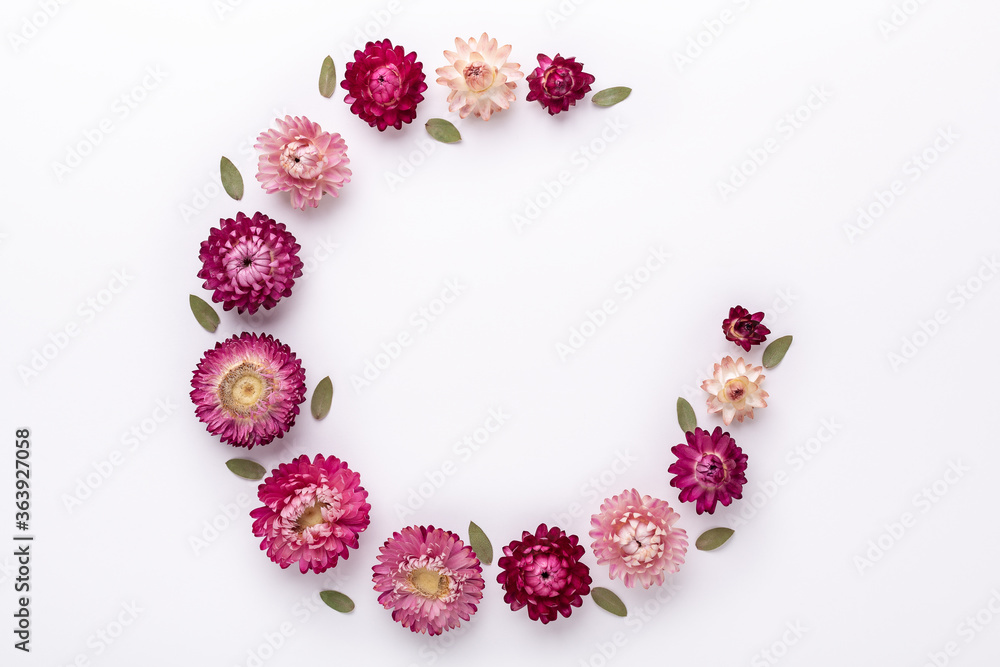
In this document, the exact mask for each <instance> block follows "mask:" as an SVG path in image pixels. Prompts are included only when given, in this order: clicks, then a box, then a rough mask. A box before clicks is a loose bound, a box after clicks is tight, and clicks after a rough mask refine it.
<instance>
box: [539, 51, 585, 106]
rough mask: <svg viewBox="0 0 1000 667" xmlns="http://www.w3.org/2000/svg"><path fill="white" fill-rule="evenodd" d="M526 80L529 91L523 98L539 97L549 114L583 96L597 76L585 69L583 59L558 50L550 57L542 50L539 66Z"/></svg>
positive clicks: (570, 104) (574, 102)
mask: <svg viewBox="0 0 1000 667" xmlns="http://www.w3.org/2000/svg"><path fill="white" fill-rule="evenodd" d="M526 81H527V84H528V95H527V97H525V98H524V99H526V100H528V101H529V102H533V101H535V100H538V103H539V104H541V105H542V106H543V107H545V108H546V109H548V112H549V114H550V115H552V116H555V115H556V114H557V113H559V112H560V111H567V110H568V109H569V108H570V107H571V106H573V105H574V104H576V102H577V100H582V99H583V98H584V96H586V94H587V93H589V92H590V84H592V83H594V77H593V76H592V75H590V74H587V73H586V72H584V71H583V63H578V62H576V58H563V57H562V56H561V55H559V54H558V53H557V54H556V57H555V58H549V57H548V56H547V55H545V54H544V53H539V54H538V67H536V68H535V71H534V72H532V73H531V74H529V75H528V78H527V80H526Z"/></svg>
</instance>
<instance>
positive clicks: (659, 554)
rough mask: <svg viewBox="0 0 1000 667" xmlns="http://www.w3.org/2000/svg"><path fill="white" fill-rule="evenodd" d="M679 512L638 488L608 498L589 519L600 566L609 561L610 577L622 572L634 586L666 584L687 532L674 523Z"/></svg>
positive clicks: (679, 559)
mask: <svg viewBox="0 0 1000 667" xmlns="http://www.w3.org/2000/svg"><path fill="white" fill-rule="evenodd" d="M679 518H680V515H679V514H677V512H675V511H673V510H672V509H670V505H668V504H667V503H666V502H665V501H663V500H658V499H656V498H653V497H651V496H640V495H639V492H638V491H636V490H635V489H632V490H631V491H622V493H621V495H617V496H614V497H613V498H608V499H607V500H605V501H604V504H603V505H601V511H600V513H598V514H595V515H594V516H592V517H591V519H590V524H591V526H593V530H591V531H590V536H591V537H592V538H594V543H593V544H592V545H591V549H593V551H594V555H595V556H597V563H598V564H599V565H604V564H607V565H609V566H610V576H611V578H612V579H614V578H616V577H620V578H621V579H622V581H624V582H625V586H626V587H628V588H632V587H633V586H635V584H636V583H637V582H638V583H640V584H642V587H643V588H649V587H650V586H652V585H654V584H655V585H657V586H659V585H660V584H662V583H663V579H664V574H672V573H674V572H676V571H677V569H678V568H679V567H680V566H681V565H682V564H683V563H684V554H685V553H687V546H688V542H687V531H685V530H684V529H683V528H674V524H675V523H677V519H679Z"/></svg>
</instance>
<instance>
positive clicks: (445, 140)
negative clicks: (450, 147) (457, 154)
mask: <svg viewBox="0 0 1000 667" xmlns="http://www.w3.org/2000/svg"><path fill="white" fill-rule="evenodd" d="M424 127H425V128H427V134H429V135H431V136H432V137H434V138H435V139H437V140H438V141H440V142H441V143H442V144H453V143H455V142H456V141H461V140H462V135H461V133H460V132H459V131H458V128H456V127H455V126H454V125H452V124H451V123H449V122H448V121H446V120H445V119H444V118H431V119H430V120H429V121H427V122H426V123H425V124H424Z"/></svg>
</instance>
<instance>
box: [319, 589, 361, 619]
mask: <svg viewBox="0 0 1000 667" xmlns="http://www.w3.org/2000/svg"><path fill="white" fill-rule="evenodd" d="M319 599H320V600H322V601H323V602H325V603H326V606H327V607H329V608H330V609H333V610H334V611H339V612H340V613H341V614H349V613H350V612H352V611H354V600H352V599H351V598H349V597H347V596H346V595H344V594H343V593H340V592H339V591H320V592H319Z"/></svg>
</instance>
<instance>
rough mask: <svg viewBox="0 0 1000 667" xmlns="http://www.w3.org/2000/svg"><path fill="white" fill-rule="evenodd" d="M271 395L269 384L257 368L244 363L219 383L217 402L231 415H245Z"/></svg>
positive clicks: (233, 369) (251, 364) (249, 363)
mask: <svg viewBox="0 0 1000 667" xmlns="http://www.w3.org/2000/svg"><path fill="white" fill-rule="evenodd" d="M270 393H271V382H270V380H268V378H266V377H264V376H263V375H261V374H260V372H259V370H258V368H257V366H256V365H255V364H253V363H251V362H249V361H245V362H243V363H242V364H240V365H239V366H236V367H235V368H232V369H230V370H229V372H228V373H226V375H225V376H224V377H223V378H222V381H221V382H220V383H219V402H220V403H222V407H224V408H225V409H226V410H228V411H229V412H230V413H232V414H236V415H246V414H248V413H250V412H251V411H253V408H254V407H255V406H256V405H257V403H258V402H260V401H261V400H262V399H264V398H267V396H268V395H269V394H270Z"/></svg>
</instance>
